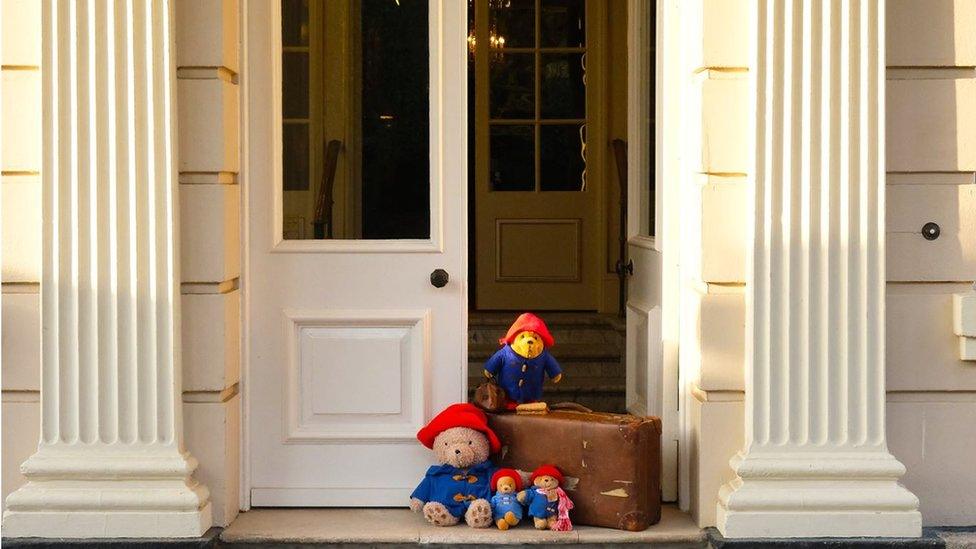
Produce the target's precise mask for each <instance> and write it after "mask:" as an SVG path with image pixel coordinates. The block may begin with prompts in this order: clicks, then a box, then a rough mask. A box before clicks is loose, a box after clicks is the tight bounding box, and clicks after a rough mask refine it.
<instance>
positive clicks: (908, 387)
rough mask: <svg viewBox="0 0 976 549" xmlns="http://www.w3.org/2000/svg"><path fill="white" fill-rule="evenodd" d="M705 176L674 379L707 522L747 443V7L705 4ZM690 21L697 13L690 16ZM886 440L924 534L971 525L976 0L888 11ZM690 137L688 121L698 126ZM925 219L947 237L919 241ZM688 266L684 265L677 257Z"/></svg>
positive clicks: (699, 64) (901, 1)
mask: <svg viewBox="0 0 976 549" xmlns="http://www.w3.org/2000/svg"><path fill="white" fill-rule="evenodd" d="M694 4H695V5H696V6H697V9H698V10H700V11H699V13H698V14H697V20H696V21H695V22H694V23H693V24H695V25H699V26H700V27H701V28H703V29H704V32H703V37H702V48H701V49H702V51H701V52H700V55H699V56H698V57H696V59H695V61H696V62H695V63H692V66H690V67H689V70H691V71H692V72H693V73H695V74H697V75H698V76H696V77H695V82H696V87H697V88H698V90H699V94H698V95H699V97H698V99H697V103H696V104H695V105H693V108H695V109H696V110H697V111H698V112H700V113H701V117H702V120H701V125H700V128H701V134H700V139H699V142H700V143H701V144H702V145H701V154H700V155H698V156H696V158H699V157H700V158H701V162H700V166H699V167H698V168H697V169H696V170H695V178H696V179H697V180H698V181H700V182H701V185H699V186H698V188H695V189H693V192H692V193H689V194H690V198H689V201H688V203H689V204H691V205H692V206H693V208H692V209H693V210H697V211H698V212H700V213H701V217H700V218H697V219H694V220H693V221H692V222H691V223H690V227H689V232H691V233H692V234H696V233H697V234H698V235H700V236H699V237H698V239H697V240H695V241H694V242H696V243H697V244H698V245H697V246H694V247H691V249H690V255H691V257H690V258H689V261H688V263H690V267H689V268H688V269H686V271H685V273H684V275H685V280H686V282H687V283H686V290H685V293H686V295H685V299H686V302H685V311H686V312H688V315H687V318H686V319H685V324H684V325H683V329H684V331H683V334H682V336H683V338H684V345H683V348H682V353H683V355H682V359H683V360H684V362H685V363H684V364H683V366H682V368H688V369H689V370H690V371H691V372H694V373H695V374H696V375H695V376H694V377H695V381H694V383H693V386H692V387H691V391H690V393H691V396H690V398H688V400H687V402H688V403H689V404H690V406H688V409H687V412H686V413H687V414H688V415H687V416H686V417H687V419H688V420H689V424H690V426H691V429H692V435H693V436H692V438H691V441H690V442H691V444H690V446H691V448H690V453H691V466H690V469H691V471H692V479H693V482H692V483H691V486H690V490H691V493H690V501H691V504H692V507H693V512H694V514H695V517H696V520H698V522H699V524H700V525H702V526H708V525H712V524H714V520H715V501H716V493H717V490H718V488H719V486H721V485H722V484H723V483H724V482H726V481H727V480H729V479H730V478H731V476H732V472H731V470H730V468H729V466H728V459H729V458H730V457H732V455H733V454H735V452H736V451H738V450H739V449H740V448H741V445H742V436H743V435H742V431H743V426H742V421H743V419H742V418H743V409H742V399H743V395H744V393H743V390H744V382H743V377H742V371H743V370H742V368H743V363H744V362H743V340H742V336H743V328H744V324H745V322H744V319H745V312H744V300H743V297H742V291H743V289H744V287H743V285H742V282H743V280H744V276H743V274H744V267H745V256H744V251H743V248H742V246H740V245H737V241H738V239H739V238H740V236H739V235H744V234H745V233H744V231H745V228H746V226H745V218H744V216H743V213H744V208H743V207H739V206H737V204H744V203H740V202H738V200H741V197H744V193H745V188H744V185H745V180H744V179H741V180H740V179H739V178H738V176H737V175H736V174H737V173H738V172H747V171H748V170H749V167H748V166H747V165H745V162H744V160H745V159H746V156H744V153H743V149H742V147H743V144H745V143H748V139H750V136H749V134H748V127H747V126H745V125H744V121H743V120H741V119H739V118H737V116H739V114H737V113H743V112H747V110H748V109H749V107H750V101H751V96H750V95H749V94H748V91H747V90H746V91H742V89H741V87H740V86H742V85H743V84H742V79H744V78H745V77H746V76H747V75H748V70H749V65H750V64H751V59H750V52H749V49H748V42H747V41H746V40H745V39H744V37H745V36H747V35H748V34H750V33H751V32H752V29H750V28H749V27H748V25H749V21H748V19H747V18H746V17H745V15H744V14H745V12H746V5H747V4H748V2H747V1H746V0H738V1H737V2H729V1H727V0H701V1H697V2H695V3H694ZM695 11H696V10H692V12H693V13H694V12H695ZM886 26H887V30H886V33H887V48H888V51H887V65H888V71H887V80H888V83H887V128H886V130H887V134H886V146H887V170H888V176H887V231H886V237H887V273H888V297H887V303H886V305H887V324H886V330H887V365H886V375H887V390H888V398H887V400H888V413H887V433H888V445H889V448H890V450H891V452H892V453H893V454H894V455H895V456H896V457H897V458H898V459H900V460H901V461H902V462H903V463H904V464H905V465H906V466H907V468H908V473H907V474H906V475H905V477H904V478H903V482H904V484H905V485H906V486H907V487H908V488H909V489H911V490H912V491H913V492H914V493H915V494H916V495H918V496H919V498H920V501H921V511H922V516H923V520H924V522H925V524H926V525H972V524H976V469H974V468H973V466H972V461H973V460H972V456H974V455H976V421H974V419H976V363H972V362H964V361H961V360H959V355H958V339H957V338H956V336H955V335H953V329H952V304H951V303H952V302H951V296H952V294H953V293H955V292H961V291H965V290H966V289H968V288H969V287H970V283H971V281H972V280H974V279H976V185H974V181H976V180H974V176H976V78H974V74H973V72H972V69H971V67H972V66H974V65H976V38H974V35H973V33H972V29H973V28H974V27H976V1H974V0H888V2H887V24H886ZM697 128H698V126H696V130H697ZM929 221H933V222H936V223H938V224H939V225H940V227H941V230H942V234H941V236H940V237H939V238H938V239H937V240H934V241H929V240H925V239H924V238H922V236H921V227H922V225H924V224H925V223H926V222H929ZM682 260H683V261H685V258H684V257H683V258H682Z"/></svg>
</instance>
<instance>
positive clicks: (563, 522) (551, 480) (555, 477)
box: [518, 465, 573, 532]
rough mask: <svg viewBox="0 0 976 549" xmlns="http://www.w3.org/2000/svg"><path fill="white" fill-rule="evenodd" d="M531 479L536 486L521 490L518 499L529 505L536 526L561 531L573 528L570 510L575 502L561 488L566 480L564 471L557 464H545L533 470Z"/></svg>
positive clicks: (541, 528) (530, 514) (540, 528)
mask: <svg viewBox="0 0 976 549" xmlns="http://www.w3.org/2000/svg"><path fill="white" fill-rule="evenodd" d="M529 481H530V482H531V483H532V484H533V486H534V487H533V488H529V489H528V490H523V491H522V492H519V495H518V500H519V501H520V502H522V503H524V504H525V505H527V506H528V508H529V516H531V517H532V519H533V522H534V524H535V527H536V528H538V529H539V530H545V529H546V528H549V529H550V530H557V531H560V532H568V531H569V530H572V529H573V524H572V522H570V520H569V510H570V509H572V508H573V502H572V501H570V499H569V496H567V495H566V492H565V491H564V490H563V489H562V488H560V485H562V484H563V482H564V481H565V479H564V478H563V474H562V472H560V471H559V469H558V468H556V466H555V465H543V466H541V467H539V468H538V469H536V470H535V471H532V476H531V477H529Z"/></svg>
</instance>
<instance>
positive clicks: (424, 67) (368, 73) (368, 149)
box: [242, 0, 467, 506]
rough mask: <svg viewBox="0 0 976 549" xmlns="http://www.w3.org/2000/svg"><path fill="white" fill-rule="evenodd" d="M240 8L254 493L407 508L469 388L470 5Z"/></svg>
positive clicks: (311, 0)
mask: <svg viewBox="0 0 976 549" xmlns="http://www.w3.org/2000/svg"><path fill="white" fill-rule="evenodd" d="M244 6H245V8H244V9H245V10H246V22H247V23H246V32H247V35H246V49H245V56H246V59H245V63H244V67H245V72H244V74H243V75H242V77H243V83H244V90H245V91H244V93H245V96H244V97H245V99H244V108H245V109H246V116H245V127H246V132H245V145H244V150H245V151H246V170H245V174H246V181H245V189H246V191H245V192H246V208H245V212H246V215H247V220H246V222H245V224H244V226H245V230H246V231H247V235H246V241H247V247H246V257H245V276H244V288H245V294H246V296H247V297H246V300H247V301H246V319H247V320H246V326H245V345H246V351H245V352H246V357H247V371H246V372H247V373H246V377H245V383H246V388H245V390H246V397H247V408H246V421H247V430H246V436H247V446H246V448H247V452H248V457H247V460H246V462H245V463H246V464H247V467H248V471H247V475H246V478H248V479H249V481H248V484H249V488H250V492H249V496H250V503H251V505H253V506H402V505H404V504H405V503H406V502H407V498H408V495H409V493H410V491H411V490H412V489H413V487H414V484H415V482H416V480H417V478H418V477H417V475H418V474H419V473H418V472H419V471H423V470H424V469H425V468H426V467H427V466H428V465H429V463H430V453H429V451H428V450H426V449H425V448H423V447H421V445H419V444H417V441H416V439H415V438H414V435H415V433H416V432H417V430H418V429H419V428H420V427H421V426H423V425H424V423H425V422H426V421H427V420H428V419H429V418H430V417H432V415H433V414H434V413H436V412H437V411H438V410H440V409H442V408H443V407H445V406H447V405H448V404H451V403H453V402H458V401H461V400H463V399H464V395H465V375H464V374H465V369H464V365H465V360H464V354H465V349H466V344H465V335H466V330H467V328H466V326H467V322H466V297H465V296H466V282H465V279H466V274H467V273H466V268H467V265H466V261H467V260H466V250H465V246H466V239H467V231H466V222H465V185H464V182H465V181H466V171H465V170H466V166H465V158H466V127H465V126H466V112H467V110H466V89H465V87H466V78H465V76H466V61H467V58H466V56H467V50H466V40H465V36H466V31H467V28H466V6H465V3H464V2H455V1H453V0H441V1H430V2H428V1H427V0H399V2H392V1H390V0H328V1H327V2H326V1H325V0H272V1H268V2H246V3H245V4H244ZM326 9H328V10H330V13H332V14H333V16H332V17H326V18H324V19H322V20H317V19H316V18H317V17H324V14H325V13H326ZM330 29H331V30H330ZM330 32H332V33H338V34H334V35H330V34H329V33H330ZM316 33H325V34H323V35H320V36H316ZM343 37H344V38H343ZM329 44H339V45H338V46H335V47H332V48H329ZM343 44H344V45H343ZM316 48H321V49H319V50H317V49H316ZM317 52H318V53H317ZM317 55H318V56H319V57H318V59H319V61H316V60H315V59H316V56H317ZM330 82H331V85H334V86H336V87H337V89H339V90H340V91H334V92H332V93H330V92H328V91H327V90H326V91H322V87H323V86H325V87H328V86H329V85H330ZM316 86H318V87H319V88H318V89H319V91H318V92H317V91H315V89H316V88H315V87H316ZM341 90H346V91H345V92H343V91H341ZM343 93H345V96H343ZM343 97H345V99H343ZM330 117H332V118H330ZM336 119H339V120H341V121H343V122H342V123H336ZM330 128H331V129H330ZM335 141H338V142H340V143H339V145H337V146H330V143H332V142H335ZM322 189H329V191H328V192H326V191H323V190H322ZM290 193H294V194H290ZM301 196H303V197H304V198H301ZM292 199H294V200H296V201H298V204H297V205H296V204H292V203H291V202H290V201H292ZM302 200H304V201H305V202H304V203H303V202H301V201H302ZM309 200H312V201H314V203H313V204H311V205H310V204H308V203H307V202H308V201H309ZM286 204H287V207H286ZM299 214H300V215H299ZM289 216H292V217H291V218H290V219H289ZM300 216H304V217H305V218H304V219H301V220H298V219H295V217H300ZM309 216H311V218H312V219H311V222H309V219H308V217H309ZM432 273H436V274H435V275H434V276H432ZM435 283H436V285H435Z"/></svg>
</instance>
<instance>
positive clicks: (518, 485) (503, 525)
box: [491, 469, 522, 530]
mask: <svg viewBox="0 0 976 549" xmlns="http://www.w3.org/2000/svg"><path fill="white" fill-rule="evenodd" d="M491 490H492V492H494V493H495V495H494V496H492V497H491V513H492V518H494V520H495V525H496V526H498V529H499V530H508V529H509V528H510V527H512V526H515V525H517V524H518V523H519V521H520V520H522V504H521V503H519V500H518V492H521V491H522V475H520V474H519V472H518V471H516V470H515V469H499V470H498V471H496V472H495V474H494V475H492V477H491Z"/></svg>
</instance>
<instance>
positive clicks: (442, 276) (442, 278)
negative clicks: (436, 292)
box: [430, 269, 451, 288]
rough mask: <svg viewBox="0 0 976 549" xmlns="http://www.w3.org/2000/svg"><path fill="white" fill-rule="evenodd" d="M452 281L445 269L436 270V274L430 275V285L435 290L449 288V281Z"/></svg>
mask: <svg viewBox="0 0 976 549" xmlns="http://www.w3.org/2000/svg"><path fill="white" fill-rule="evenodd" d="M450 279H451V276H450V275H449V274H447V271H445V270H444V269H434V272H432V273H430V283H431V285H432V286H434V287H435V288H443V287H444V286H447V281H448V280H450Z"/></svg>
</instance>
